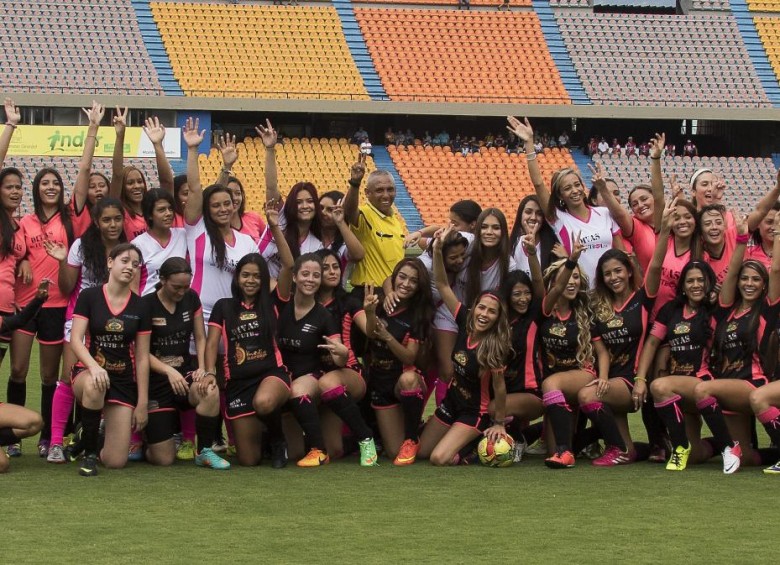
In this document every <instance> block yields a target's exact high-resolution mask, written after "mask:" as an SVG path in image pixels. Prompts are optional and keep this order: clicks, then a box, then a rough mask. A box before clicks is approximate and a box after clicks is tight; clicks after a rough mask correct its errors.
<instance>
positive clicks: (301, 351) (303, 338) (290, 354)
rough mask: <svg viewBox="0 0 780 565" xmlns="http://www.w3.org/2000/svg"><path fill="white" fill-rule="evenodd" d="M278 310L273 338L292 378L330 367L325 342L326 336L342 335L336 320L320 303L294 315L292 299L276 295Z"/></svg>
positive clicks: (315, 372) (338, 336) (316, 372)
mask: <svg viewBox="0 0 780 565" xmlns="http://www.w3.org/2000/svg"><path fill="white" fill-rule="evenodd" d="M274 299H275V306H276V309H277V312H278V318H277V323H276V341H277V343H278V344H279V351H281V353H282V360H283V361H284V364H285V365H287V368H288V369H289V370H290V374H291V375H292V377H293V378H295V377H300V376H301V375H308V374H310V373H312V374H318V373H322V372H323V371H324V370H327V369H328V368H330V367H332V365H333V364H332V362H331V358H330V354H329V353H328V351H327V350H326V349H322V348H321V347H319V346H320V345H325V343H326V342H325V338H326V337H336V338H340V337H341V329H340V328H339V324H338V322H336V320H335V319H334V318H333V316H331V315H330V312H328V310H327V309H326V308H325V307H324V306H323V305H322V304H320V303H318V302H315V303H314V306H313V307H312V308H311V310H309V311H308V312H307V313H306V314H305V315H304V316H303V317H302V318H301V319H300V320H296V319H295V301H294V300H288V301H287V302H285V301H283V300H281V299H280V298H279V296H278V295H275V297H274Z"/></svg>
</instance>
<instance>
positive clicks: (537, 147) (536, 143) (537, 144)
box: [534, 137, 544, 153]
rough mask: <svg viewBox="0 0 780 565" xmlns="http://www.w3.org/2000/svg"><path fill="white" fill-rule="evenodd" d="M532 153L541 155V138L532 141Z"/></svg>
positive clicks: (542, 148) (542, 147)
mask: <svg viewBox="0 0 780 565" xmlns="http://www.w3.org/2000/svg"><path fill="white" fill-rule="evenodd" d="M534 151H536V152H537V153H542V152H543V151H544V143H543V141H542V138H541V137H537V138H536V141H534Z"/></svg>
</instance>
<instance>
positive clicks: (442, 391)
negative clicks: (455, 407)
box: [436, 381, 450, 406]
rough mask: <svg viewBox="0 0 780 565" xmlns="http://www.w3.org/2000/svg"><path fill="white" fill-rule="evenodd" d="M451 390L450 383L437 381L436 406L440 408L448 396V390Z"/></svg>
mask: <svg viewBox="0 0 780 565" xmlns="http://www.w3.org/2000/svg"><path fill="white" fill-rule="evenodd" d="M448 388H450V385H449V383H445V382H444V381H436V406H439V405H440V404H441V403H442V401H443V400H444V397H445V396H446V395H447V389H448Z"/></svg>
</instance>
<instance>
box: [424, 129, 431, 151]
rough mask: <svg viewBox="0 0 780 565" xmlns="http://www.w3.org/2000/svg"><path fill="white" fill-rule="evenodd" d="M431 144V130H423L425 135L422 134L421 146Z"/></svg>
mask: <svg viewBox="0 0 780 565" xmlns="http://www.w3.org/2000/svg"><path fill="white" fill-rule="evenodd" d="M431 144H433V138H432V137H431V132H429V131H428V130H425V135H424V136H423V146H424V147H430V146H431Z"/></svg>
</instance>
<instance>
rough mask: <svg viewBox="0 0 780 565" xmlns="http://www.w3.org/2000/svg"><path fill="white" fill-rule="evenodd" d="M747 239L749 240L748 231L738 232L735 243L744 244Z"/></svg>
mask: <svg viewBox="0 0 780 565" xmlns="http://www.w3.org/2000/svg"><path fill="white" fill-rule="evenodd" d="M748 241H750V234H749V233H738V234H737V245H746V244H747V242H748Z"/></svg>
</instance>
